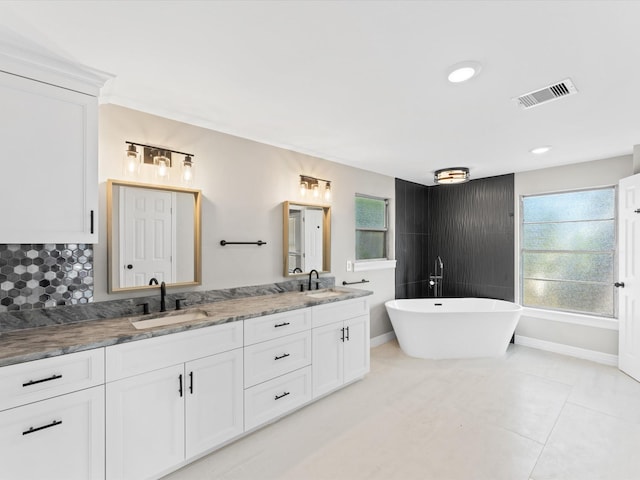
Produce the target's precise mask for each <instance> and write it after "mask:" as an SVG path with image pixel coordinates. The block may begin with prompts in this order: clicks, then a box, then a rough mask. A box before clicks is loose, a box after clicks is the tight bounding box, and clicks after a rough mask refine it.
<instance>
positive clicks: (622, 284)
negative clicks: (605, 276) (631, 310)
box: [613, 282, 624, 288]
mask: <svg viewBox="0 0 640 480" xmlns="http://www.w3.org/2000/svg"><path fill="white" fill-rule="evenodd" d="M613 286H614V287H617V288H620V287H622V288H624V282H616V283H614V284H613Z"/></svg>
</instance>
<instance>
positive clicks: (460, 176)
mask: <svg viewBox="0 0 640 480" xmlns="http://www.w3.org/2000/svg"><path fill="white" fill-rule="evenodd" d="M433 180H434V182H436V183H437V184H452V183H464V182H468V181H469V169H468V168H467V167H450V168H442V169H440V170H436V171H435V172H434V175H433Z"/></svg>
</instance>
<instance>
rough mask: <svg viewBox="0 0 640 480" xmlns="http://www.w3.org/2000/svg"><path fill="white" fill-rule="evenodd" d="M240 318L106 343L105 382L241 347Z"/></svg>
mask: <svg viewBox="0 0 640 480" xmlns="http://www.w3.org/2000/svg"><path fill="white" fill-rule="evenodd" d="M242 330H243V329H242V322H230V323H223V324H222V325H215V326H212V327H205V328H198V329H195V330H189V331H186V332H180V333H173V334H169V335H163V336H160V337H154V338H149V339H145V340H139V341H134V342H128V343H122V344H120V345H113V346H111V347H106V376H107V382H112V381H114V380H119V379H121V378H126V377H131V376H133V375H138V374H140V373H145V372H150V371H152V370H158V369H160V368H165V367H170V366H172V365H177V364H179V363H184V362H188V361H190V360H196V359H198V358H202V357H206V356H209V355H215V354H216V353H222V352H226V351H228V350H233V349H235V348H240V347H242Z"/></svg>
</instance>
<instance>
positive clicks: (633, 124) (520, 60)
mask: <svg viewBox="0 0 640 480" xmlns="http://www.w3.org/2000/svg"><path fill="white" fill-rule="evenodd" d="M638 19H640V2H638V1H601V2H600V1H422V2H420V1H412V2H405V1H343V2H338V1H243V2H238V1H231V2H226V1H215V2H214V1H197V2H196V1H126V2H125V1H51V0H50V1H43V2H34V1H24V0H23V1H2V2H0V25H4V27H6V28H8V29H11V30H12V31H14V32H19V33H20V34H21V35H23V36H25V37H27V38H30V39H32V40H34V41H35V42H38V43H41V44H44V45H46V46H47V48H49V49H50V50H51V51H52V52H54V53H56V54H59V55H63V56H65V57H67V58H70V59H72V60H74V61H77V62H80V63H83V64H86V65H88V66H90V67H93V68H96V69H99V70H104V71H107V72H110V73H112V74H114V75H115V76H116V77H115V79H114V80H110V81H109V83H108V84H107V86H106V87H105V89H104V90H103V96H102V101H103V102H111V103H116V104H119V105H124V106H128V107H131V108H135V109H138V110H143V111H146V112H150V113H154V114H158V115H162V116H165V117H169V118H173V119H176V120H181V121H185V122H189V123H192V124H195V125H200V126H204V127H207V128H211V129H214V130H219V131H222V132H227V133H231V134H234V135H238V136H241V137H245V138H250V139H254V140H257V141H260V142H264V143H268V144H271V145H277V146H280V147H285V148H288V149H291V150H295V151H298V152H303V153H308V154H311V155H316V156H319V157H323V158H326V159H329V160H333V161H336V162H340V163H343V164H347V165H351V166H355V167H360V168H364V169H367V170H372V171H375V172H379V173H383V174H386V175H390V176H394V177H399V178H402V179H405V180H411V181H414V182H418V183H424V184H431V183H432V178H433V171H434V170H436V169H438V168H442V167H448V166H467V167H469V168H470V169H471V175H472V178H479V177H486V176H492V175H499V174H503V173H510V172H517V171H523V170H532V169H537V168H543V167H548V166H553V165H561V164H568V163H576V162H581V161H587V160H595V159H600V158H606V157H612V156H617V155H624V154H630V153H631V152H632V149H633V145H634V144H640V93H639V89H638V87H639V86H640V27H639V26H638ZM464 60H475V61H478V62H480V63H481V64H482V65H483V69H482V72H481V73H480V75H479V76H478V77H476V78H474V79H472V80H471V81H469V82H467V83H465V84H458V85H454V84H450V83H448V82H447V80H446V71H447V68H448V67H449V66H451V65H453V64H455V63H458V62H461V61H464ZM567 77H570V78H571V79H572V80H573V82H574V84H575V86H576V87H577V89H578V91H579V93H578V94H577V95H574V96H570V97H566V98H562V99H560V100H558V101H555V102H551V103H548V104H545V105H541V106H538V107H535V108H532V109H530V110H522V109H520V108H519V107H518V106H517V105H516V104H515V103H514V102H513V101H512V100H511V99H512V97H515V96H518V95H520V94H523V93H527V92H530V91H532V90H536V89H538V88H541V87H544V86H547V85H549V84H551V83H555V82H557V81H560V80H563V79H565V78H567ZM540 145H552V146H553V150H552V151H551V152H550V153H548V154H546V155H543V156H534V155H532V154H531V153H529V150H530V149H531V148H533V147H536V146H540ZM185 148H186V147H185Z"/></svg>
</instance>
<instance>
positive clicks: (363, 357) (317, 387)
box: [312, 298, 370, 398]
mask: <svg viewBox="0 0 640 480" xmlns="http://www.w3.org/2000/svg"><path fill="white" fill-rule="evenodd" d="M312 324H313V330H312V345H313V347H312V348H313V361H312V366H313V398H318V397H320V396H322V395H325V394H327V393H329V392H331V391H333V390H335V389H337V388H340V387H341V386H342V385H344V384H347V383H349V382H351V381H353V380H356V379H358V378H360V377H363V376H364V375H365V374H366V373H367V372H368V371H369V348H370V340H369V301H368V299H367V298H356V299H352V300H346V301H343V302H335V303H328V304H324V305H318V306H316V307H313V308H312Z"/></svg>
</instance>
